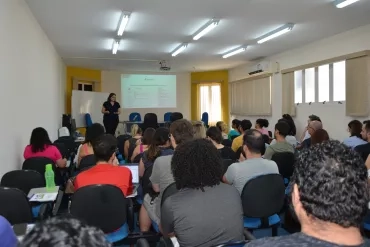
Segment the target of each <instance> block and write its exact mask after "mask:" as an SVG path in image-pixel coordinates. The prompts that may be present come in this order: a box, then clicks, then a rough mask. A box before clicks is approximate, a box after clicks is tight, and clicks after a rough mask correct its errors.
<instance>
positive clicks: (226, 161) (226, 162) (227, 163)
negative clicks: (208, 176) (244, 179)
mask: <svg viewBox="0 0 370 247" xmlns="http://www.w3.org/2000/svg"><path fill="white" fill-rule="evenodd" d="M233 163H235V160H232V159H224V160H222V164H223V168H224V174H225V173H226V171H227V168H229V166H231V164H233Z"/></svg>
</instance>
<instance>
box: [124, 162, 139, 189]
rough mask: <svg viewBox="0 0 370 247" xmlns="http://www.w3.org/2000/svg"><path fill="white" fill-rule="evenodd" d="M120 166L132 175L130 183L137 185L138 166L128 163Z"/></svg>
mask: <svg viewBox="0 0 370 247" xmlns="http://www.w3.org/2000/svg"><path fill="white" fill-rule="evenodd" d="M122 166H124V167H127V168H128V169H130V171H131V174H132V183H133V184H134V185H139V164H138V163H129V164H123V165H122Z"/></svg>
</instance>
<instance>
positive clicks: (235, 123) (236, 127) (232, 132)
mask: <svg viewBox="0 0 370 247" xmlns="http://www.w3.org/2000/svg"><path fill="white" fill-rule="evenodd" d="M231 124H232V125H231V126H232V129H231V130H230V131H229V134H228V138H229V139H230V140H233V138H235V137H238V136H240V132H239V126H240V120H238V119H234V120H233V121H232V122H231Z"/></svg>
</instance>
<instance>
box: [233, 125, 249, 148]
mask: <svg viewBox="0 0 370 247" xmlns="http://www.w3.org/2000/svg"><path fill="white" fill-rule="evenodd" d="M250 128H252V122H251V121H249V120H246V119H244V120H243V121H241V122H240V126H239V132H240V133H241V135H240V136H238V137H236V138H235V139H234V140H233V143H232V145H231V149H232V150H233V151H234V152H236V151H237V150H238V148H240V147H241V146H243V135H244V132H245V131H247V130H249V129H250Z"/></svg>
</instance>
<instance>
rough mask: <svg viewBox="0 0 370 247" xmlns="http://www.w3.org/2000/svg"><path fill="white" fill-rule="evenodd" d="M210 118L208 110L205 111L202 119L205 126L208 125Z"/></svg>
mask: <svg viewBox="0 0 370 247" xmlns="http://www.w3.org/2000/svg"><path fill="white" fill-rule="evenodd" d="M208 119H209V118H208V112H203V113H202V120H201V121H202V122H203V123H204V125H205V126H208Z"/></svg>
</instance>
